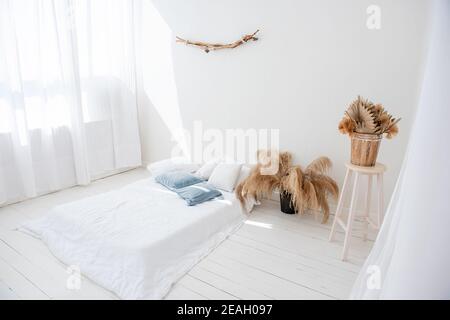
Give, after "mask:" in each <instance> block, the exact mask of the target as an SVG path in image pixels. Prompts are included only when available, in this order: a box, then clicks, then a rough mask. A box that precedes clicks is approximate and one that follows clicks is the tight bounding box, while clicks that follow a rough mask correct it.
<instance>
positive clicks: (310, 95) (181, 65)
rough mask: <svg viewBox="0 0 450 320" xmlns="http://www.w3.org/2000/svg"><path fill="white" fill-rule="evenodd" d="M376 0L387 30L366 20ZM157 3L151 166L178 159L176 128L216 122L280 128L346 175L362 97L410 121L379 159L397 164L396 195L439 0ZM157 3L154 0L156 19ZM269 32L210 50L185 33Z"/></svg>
mask: <svg viewBox="0 0 450 320" xmlns="http://www.w3.org/2000/svg"><path fill="white" fill-rule="evenodd" d="M370 4H376V5H379V6H380V8H381V30H369V29H367V27H366V19H367V14H366V8H367V7H368V6H369V5H370ZM153 5H154V7H155V8H156V9H157V11H158V13H154V12H153V13H152V14H153V17H150V18H149V17H145V18H144V22H145V23H146V27H145V28H144V31H143V37H144V44H143V50H142V52H143V55H142V66H141V67H142V70H143V73H144V79H143V81H144V84H145V86H144V87H145V92H144V93H143V95H142V96H141V99H140V109H139V113H140V124H141V137H142V147H143V150H142V151H143V161H144V162H149V161H155V160H159V159H162V158H165V157H168V156H169V155H170V151H171V147H172V145H173V142H172V141H170V132H171V129H170V128H173V127H176V126H177V125H183V126H184V127H185V128H187V129H191V128H192V123H193V121H195V120H202V121H203V126H204V127H205V128H219V129H226V128H243V129H246V128H257V129H258V128H278V129H280V144H281V149H283V150H289V151H291V152H293V153H294V155H295V160H296V162H298V163H300V164H303V165H305V164H307V163H308V162H309V161H310V160H312V159H313V158H315V157H317V156H320V155H327V156H329V157H330V158H331V159H332V160H333V162H334V164H335V168H334V171H333V176H334V177H335V178H336V179H337V180H338V182H339V183H341V182H342V179H343V175H344V162H345V161H347V160H348V159H349V152H350V150H349V149H350V141H349V139H348V137H346V136H342V135H340V134H339V132H338V130H337V125H338V122H339V120H340V119H341V117H342V115H343V112H344V110H345V108H346V107H347V105H348V104H349V103H350V102H351V101H352V100H353V99H354V98H355V97H356V96H357V95H358V94H360V95H362V96H364V97H367V98H369V99H371V100H372V101H374V102H380V103H382V104H384V105H385V107H387V109H388V110H389V111H390V112H391V113H392V114H394V116H401V117H402V118H403V120H402V121H401V122H400V134H399V136H398V137H397V138H396V139H394V140H391V141H388V140H384V141H383V143H382V148H381V152H380V155H379V160H380V161H382V162H384V163H386V164H387V165H388V168H389V171H388V173H387V175H386V179H385V182H386V192H387V193H388V194H390V193H391V192H392V189H393V185H394V183H395V180H396V178H397V175H398V171H399V168H400V165H401V162H402V159H403V155H404V152H405V149H406V145H407V141H408V137H409V130H410V127H411V122H412V120H413V118H414V112H415V109H416V105H417V102H418V96H419V91H420V83H421V80H422V69H423V65H424V61H425V54H426V44H427V34H428V22H429V21H428V20H429V18H428V16H429V11H430V10H429V6H430V3H429V2H428V1H425V0H422V1H421V0H414V1H412V0H396V1H392V0H378V1H376V2H373V1H365V0H341V1H335V0H320V1H317V0H314V1H313V0H308V1H294V0H281V1H273V0H265V1H261V0H259V1H258V0H246V1H242V0H227V1H225V0H222V1H217V0H216V1H211V0H189V1H183V0H155V1H153ZM151 9H152V4H151V2H148V1H147V2H145V4H144V10H143V12H144V16H146V15H147V14H149V12H150V11H151ZM147 11H148V12H147ZM146 12H147V13H146ZM155 23H156V25H155ZM258 28H259V29H260V30H261V31H260V34H259V37H260V41H257V42H252V43H250V44H247V45H245V46H242V47H240V48H237V49H234V50H231V51H227V50H223V51H217V52H210V53H208V54H206V53H204V52H202V51H201V50H199V49H196V48H192V47H186V46H184V45H180V44H175V39H174V36H175V35H179V36H181V37H184V38H187V39H192V40H204V41H218V42H222V41H234V40H236V39H237V38H238V37H240V36H241V35H243V34H246V33H250V32H253V31H254V30H256V29H258ZM155 45H156V47H155ZM155 58H156V59H157V60H156V61H158V62H156V63H155ZM174 118H177V119H178V120H173V119H174ZM170 119H172V120H170ZM171 121H172V122H171Z"/></svg>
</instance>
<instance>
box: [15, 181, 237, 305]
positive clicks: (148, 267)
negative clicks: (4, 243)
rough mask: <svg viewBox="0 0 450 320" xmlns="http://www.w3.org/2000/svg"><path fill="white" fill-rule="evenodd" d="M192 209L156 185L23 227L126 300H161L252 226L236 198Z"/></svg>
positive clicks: (75, 205) (69, 207)
mask: <svg viewBox="0 0 450 320" xmlns="http://www.w3.org/2000/svg"><path fill="white" fill-rule="evenodd" d="M223 194H224V197H223V199H214V200H211V201H208V202H205V203H202V204H200V205H197V206H191V207H189V206H187V205H186V203H185V201H184V200H182V199H181V198H179V197H178V195H176V194H175V193H174V192H172V191H169V190H168V189H166V188H164V187H163V186H161V185H159V184H157V183H156V182H154V180H153V178H150V179H145V180H141V181H137V182H135V183H132V184H130V185H127V186H125V187H123V188H121V189H117V190H114V191H111V192H107V193H103V194H100V195H96V196H93V197H90V198H85V199H82V200H79V201H75V202H71V203H67V204H64V205H60V206H57V207H55V208H54V209H53V210H52V211H51V212H50V213H49V214H48V215H46V216H44V217H43V218H41V219H38V220H34V221H29V222H27V223H25V224H24V225H23V226H22V229H23V230H24V231H26V232H29V233H31V234H33V235H34V236H36V237H39V238H41V239H42V240H43V241H44V242H45V243H46V244H47V245H48V247H49V249H50V250H51V252H52V253H53V254H54V255H55V256H56V257H57V258H58V259H59V260H61V261H62V262H64V263H65V264H67V265H74V266H77V267H79V268H80V270H81V273H82V274H84V275H85V276H87V277H88V278H90V279H92V280H93V281H95V282H97V283H98V284H99V285H101V286H103V287H104V288H106V289H109V290H111V291H113V292H115V293H116V294H117V295H118V296H119V297H121V298H123V299H160V298H162V297H164V296H165V295H166V294H167V293H168V291H169V290H170V287H171V285H172V284H173V283H174V282H176V281H177V280H178V279H179V278H180V277H181V276H183V275H184V274H185V273H186V272H187V271H189V269H190V268H192V267H193V266H194V265H195V264H196V263H197V262H198V261H199V260H200V259H201V258H203V257H204V256H205V255H207V254H208V253H209V252H210V251H211V250H212V249H214V248H215V247H216V246H217V245H218V244H219V243H220V242H221V241H223V240H224V239H225V238H226V237H227V236H228V235H230V234H231V233H232V232H233V231H235V230H236V229H237V228H238V227H239V226H240V224H241V223H242V221H243V220H244V218H245V215H244V214H243V213H242V211H241V208H240V205H239V203H238V200H237V199H236V198H235V196H234V194H232V193H228V192H223Z"/></svg>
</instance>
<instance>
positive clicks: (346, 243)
mask: <svg viewBox="0 0 450 320" xmlns="http://www.w3.org/2000/svg"><path fill="white" fill-rule="evenodd" d="M359 176H360V174H359V172H356V176H355V182H354V184H353V192H352V200H351V201H350V211H349V212H348V220H347V230H346V232H345V239H344V250H342V260H347V254H348V246H349V244H350V240H351V238H352V226H353V219H354V217H355V207H356V202H357V197H358V182H359Z"/></svg>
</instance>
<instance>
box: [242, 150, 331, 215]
mask: <svg viewBox="0 0 450 320" xmlns="http://www.w3.org/2000/svg"><path fill="white" fill-rule="evenodd" d="M275 154H276V153H274V151H267V150H261V151H258V161H262V162H263V163H258V164H257V165H256V166H255V168H253V170H252V172H251V173H250V175H249V177H248V178H247V179H245V180H244V181H242V182H241V183H240V184H239V185H238V186H237V187H236V196H237V197H238V199H239V200H240V202H241V204H242V206H244V203H245V199H246V198H247V197H254V198H255V199H261V198H268V197H270V196H271V195H272V194H273V192H274V191H275V190H279V191H280V192H288V193H290V194H291V195H292V197H291V199H292V205H293V207H294V208H295V210H296V212H298V213H300V214H301V213H304V212H305V211H306V210H308V209H312V210H322V212H323V219H322V223H326V222H327V220H328V217H329V214H330V208H329V205H328V196H332V197H334V198H337V196H338V193H339V189H338V186H337V184H336V182H335V181H334V180H333V179H332V178H330V177H329V176H328V175H327V174H326V173H327V172H328V170H329V169H330V168H331V166H332V163H331V160H330V159H329V158H327V157H320V158H317V159H316V160H314V161H312V162H311V163H310V164H309V165H308V166H307V167H306V169H305V170H304V171H303V170H302V169H301V167H300V166H293V165H292V155H291V154H290V153H289V152H283V153H279V154H278V158H275V157H274V155H275ZM268 159H270V161H268ZM276 160H278V171H277V172H276V173H274V174H271V175H264V174H262V173H261V169H263V168H265V167H267V166H269V165H271V164H272V163H273V162H272V161H276Z"/></svg>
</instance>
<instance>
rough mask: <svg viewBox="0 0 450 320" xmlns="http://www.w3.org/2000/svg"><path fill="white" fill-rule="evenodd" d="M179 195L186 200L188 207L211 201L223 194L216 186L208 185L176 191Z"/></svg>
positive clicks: (201, 184)
mask: <svg viewBox="0 0 450 320" xmlns="http://www.w3.org/2000/svg"><path fill="white" fill-rule="evenodd" d="M175 192H176V193H178V195H179V196H180V197H181V198H183V199H184V200H186V203H187V205H188V206H195V205H196V204H199V203H202V202H205V201H209V200H211V199H214V198H216V197H220V196H221V195H222V193H221V192H220V191H219V190H217V189H216V188H215V187H214V186H212V185H210V184H207V183H199V184H194V185H191V186H188V187H184V188H181V189H177V190H175Z"/></svg>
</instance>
